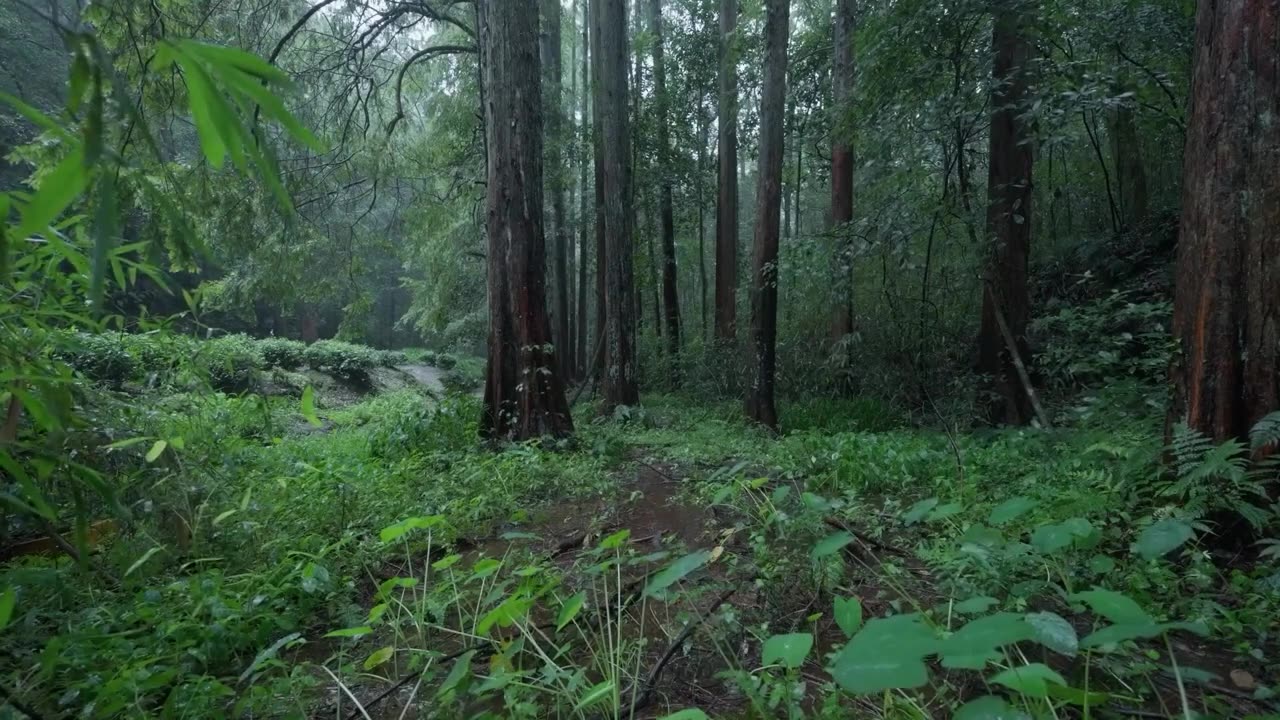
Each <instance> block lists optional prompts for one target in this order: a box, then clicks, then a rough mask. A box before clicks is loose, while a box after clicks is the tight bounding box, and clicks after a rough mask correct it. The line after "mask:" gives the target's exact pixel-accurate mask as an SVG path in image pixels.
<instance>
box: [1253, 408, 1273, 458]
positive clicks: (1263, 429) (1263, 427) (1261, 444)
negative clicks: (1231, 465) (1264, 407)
mask: <svg viewBox="0 0 1280 720" xmlns="http://www.w3.org/2000/svg"><path fill="white" fill-rule="evenodd" d="M1277 443H1280V410H1277V411H1276V412H1273V413H1271V414H1270V415H1267V416H1266V417H1264V418H1262V419H1261V420H1259V421H1258V422H1257V423H1256V424H1255V425H1254V426H1253V428H1252V429H1251V430H1249V444H1250V445H1252V446H1253V449H1254V450H1261V449H1263V448H1267V447H1270V446H1272V445H1275V444H1277Z"/></svg>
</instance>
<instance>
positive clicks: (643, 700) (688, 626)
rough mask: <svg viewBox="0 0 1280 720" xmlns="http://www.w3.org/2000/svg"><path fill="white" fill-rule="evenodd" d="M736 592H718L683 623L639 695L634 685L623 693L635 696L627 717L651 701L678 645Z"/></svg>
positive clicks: (734, 588) (736, 587)
mask: <svg viewBox="0 0 1280 720" xmlns="http://www.w3.org/2000/svg"><path fill="white" fill-rule="evenodd" d="M736 592H738V586H737V585H735V586H733V587H731V588H729V589H728V590H725V591H724V592H723V593H721V594H720V597H718V598H716V601H715V602H714V603H712V604H711V607H709V608H707V609H706V610H705V611H704V612H703V613H702V614H701V615H699V616H698V617H697V618H695V619H693V620H690V621H689V622H687V623H685V626H684V628H683V629H682V630H681V631H680V633H679V634H677V635H676V637H675V639H674V640H672V641H671V644H669V645H668V646H667V649H666V652H664V653H662V657H660V658H658V662H657V663H655V664H654V666H653V669H652V670H650V671H649V675H648V677H647V678H645V681H644V687H643V688H641V690H640V694H639V695H635V692H636V688H635V686H634V685H633V686H632V687H631V689H629V690H628V691H627V692H625V693H623V697H625V696H627V695H631V696H632V697H634V698H635V699H634V700H633V701H632V703H631V712H630V713H629V717H635V714H636V711H637V710H641V709H643V708H645V707H646V706H648V705H649V703H651V702H653V691H654V689H655V688H656V687H657V685H658V680H659V679H660V678H661V677H662V671H663V670H666V668H667V664H668V663H670V662H671V659H672V658H674V657H675V655H676V653H677V652H678V651H679V650H680V647H681V646H682V645H684V643H685V641H686V640H688V639H689V637H690V636H691V635H693V633H694V631H696V630H697V629H698V628H699V627H701V626H702V624H703V623H705V622H706V621H707V620H708V619H710V618H711V616H712V615H714V614H715V612H716V611H717V610H719V609H720V606H721V605H724V604H725V603H726V602H728V601H729V598H731V597H733V595H734V593H736Z"/></svg>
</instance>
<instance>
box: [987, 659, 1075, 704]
mask: <svg viewBox="0 0 1280 720" xmlns="http://www.w3.org/2000/svg"><path fill="white" fill-rule="evenodd" d="M990 682H993V683H996V684H997V685H1004V686H1005V687H1007V688H1009V689H1010V690H1013V691H1014V692H1018V693H1022V694H1023V695H1027V696H1030V697H1037V698H1042V697H1047V696H1048V695H1049V684H1050V683H1053V684H1055V685H1062V686H1066V684H1067V681H1066V680H1064V679H1063V678H1062V676H1061V675H1059V674H1058V673H1057V672H1055V671H1054V670H1053V669H1052V668H1050V667H1049V666H1048V665H1045V664H1043V663H1031V664H1030V665H1023V666H1022V667H1015V668H1009V669H1008V670H1005V671H1004V672H1001V673H998V674H996V676H995V677H993V678H991V680H990Z"/></svg>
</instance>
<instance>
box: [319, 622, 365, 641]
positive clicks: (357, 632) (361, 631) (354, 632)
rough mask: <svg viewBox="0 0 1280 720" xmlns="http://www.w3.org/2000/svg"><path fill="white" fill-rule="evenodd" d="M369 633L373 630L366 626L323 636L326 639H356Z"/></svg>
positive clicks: (345, 629)
mask: <svg viewBox="0 0 1280 720" xmlns="http://www.w3.org/2000/svg"><path fill="white" fill-rule="evenodd" d="M371 632H373V628H371V627H369V626H368V625H361V626H359V627H349V628H343V629H341V630H334V631H332V632H327V633H325V635H324V636H325V637H327V638H358V637H362V636H364V635H368V634H369V633H371Z"/></svg>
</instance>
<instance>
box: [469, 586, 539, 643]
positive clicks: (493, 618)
mask: <svg viewBox="0 0 1280 720" xmlns="http://www.w3.org/2000/svg"><path fill="white" fill-rule="evenodd" d="M532 607H533V598H531V597H528V596H526V595H520V594H516V595H512V596H510V597H508V598H507V599H506V600H503V601H502V602H501V603H500V604H499V605H498V607H496V608H494V609H492V610H490V611H489V612H487V613H485V615H484V617H482V618H480V622H478V623H476V634H477V635H488V634H489V631H490V630H492V629H493V626H495V625H497V626H498V627H511V626H512V625H514V624H515V623H516V622H518V621H520V620H522V619H523V618H524V617H525V616H526V615H528V614H529V610H530V609H531V608H532Z"/></svg>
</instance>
